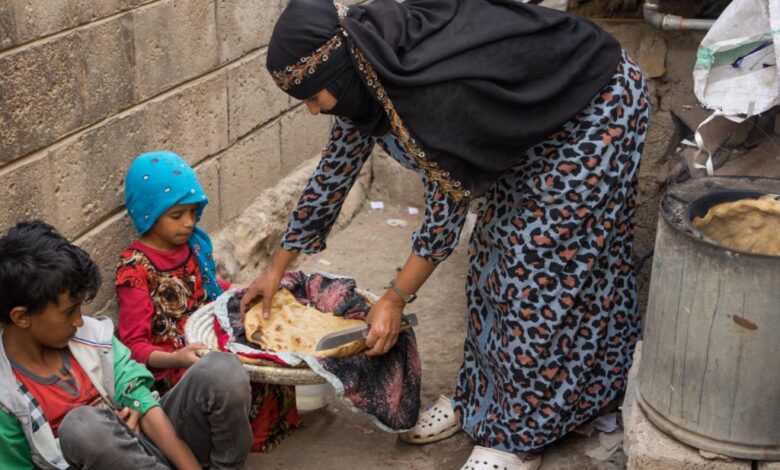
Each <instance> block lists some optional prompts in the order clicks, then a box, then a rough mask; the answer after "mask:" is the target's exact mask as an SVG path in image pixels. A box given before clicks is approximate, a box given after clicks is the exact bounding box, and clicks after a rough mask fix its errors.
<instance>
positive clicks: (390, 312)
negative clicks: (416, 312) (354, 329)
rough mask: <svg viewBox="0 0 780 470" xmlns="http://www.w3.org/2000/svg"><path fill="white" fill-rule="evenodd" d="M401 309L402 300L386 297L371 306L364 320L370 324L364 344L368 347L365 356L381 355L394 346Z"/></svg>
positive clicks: (399, 323) (399, 325)
mask: <svg viewBox="0 0 780 470" xmlns="http://www.w3.org/2000/svg"><path fill="white" fill-rule="evenodd" d="M403 310H404V303H403V301H398V300H393V299H389V298H386V297H382V298H381V299H379V300H378V301H377V302H376V303H375V304H374V306H373V307H371V311H370V312H368V316H366V322H368V324H370V325H371V328H370V329H369V330H368V336H367V337H366V345H367V346H368V347H369V350H368V351H366V355H367V356H381V355H383V354H386V353H387V352H388V351H390V349H392V347H393V346H395V343H396V341H398V333H399V331H400V330H401V317H402V314H403Z"/></svg>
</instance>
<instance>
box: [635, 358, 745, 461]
mask: <svg viewBox="0 0 780 470" xmlns="http://www.w3.org/2000/svg"><path fill="white" fill-rule="evenodd" d="M641 357H642V347H641V343H640V344H639V345H637V351H636V353H635V354H634V362H633V364H632V366H631V370H630V371H629V373H628V388H627V390H626V397H625V400H624V403H623V425H624V426H625V439H624V448H625V452H626V455H627V456H628V465H627V468H628V470H668V469H672V468H681V469H685V470H750V468H751V462H750V461H747V460H733V461H723V460H708V459H705V458H704V457H702V456H701V454H699V451H698V450H697V449H694V448H693V447H690V446H687V445H685V444H683V443H681V442H678V441H676V440H675V439H674V438H672V437H671V436H669V435H667V434H665V433H664V432H662V431H661V430H660V429H658V428H656V427H655V425H653V423H651V422H650V421H649V420H648V419H647V417H646V416H645V414H644V412H643V411H642V408H641V407H640V406H639V403H637V399H636V393H637V392H636V390H637V374H638V373H639V367H640V363H641Z"/></svg>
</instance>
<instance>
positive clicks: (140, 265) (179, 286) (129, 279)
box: [116, 241, 206, 393]
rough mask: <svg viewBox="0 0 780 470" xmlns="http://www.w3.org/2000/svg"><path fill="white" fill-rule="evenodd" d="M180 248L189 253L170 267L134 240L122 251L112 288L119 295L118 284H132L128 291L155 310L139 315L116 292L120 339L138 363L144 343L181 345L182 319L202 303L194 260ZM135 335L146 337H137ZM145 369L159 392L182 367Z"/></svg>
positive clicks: (176, 378)
mask: <svg viewBox="0 0 780 470" xmlns="http://www.w3.org/2000/svg"><path fill="white" fill-rule="evenodd" d="M181 249H182V250H186V251H187V252H188V253H187V254H186V257H185V258H184V262H182V263H177V264H176V265H174V266H165V265H163V264H162V262H163V261H164V259H162V257H160V259H155V257H154V255H156V254H157V253H156V252H155V251H153V250H152V249H150V248H148V247H145V246H143V245H142V244H141V243H140V242H138V241H135V242H133V243H132V244H131V245H130V247H129V248H128V249H126V250H125V251H124V252H122V256H121V259H120V262H119V267H118V268H117V271H116V287H117V292H118V293H120V292H121V288H132V291H131V292H134V293H138V294H141V293H143V294H145V295H146V296H147V297H148V298H150V299H151V303H152V306H151V307H150V308H153V310H154V311H153V312H151V317H143V316H138V315H136V312H135V309H134V307H136V306H137V305H125V301H126V299H124V298H123V296H121V295H119V294H118V295H119V302H120V305H119V306H120V309H119V338H120V339H121V340H122V342H124V343H125V344H126V345H127V346H128V347H129V348H130V350H131V351H132V352H133V356H134V357H137V358H138V359H139V360H140V362H143V363H146V360H147V359H148V353H147V352H146V351H144V352H142V353H141V354H140V356H142V357H139V354H138V351H137V350H139V349H142V348H143V349H148V348H146V347H145V346H146V345H145V344H144V343H146V344H148V343H151V345H152V346H153V347H154V350H157V351H163V352H169V353H172V352H175V351H177V350H179V349H181V348H183V347H184V346H185V344H186V343H185V340H184V326H185V325H186V324H187V320H188V319H189V318H190V315H192V313H193V312H194V311H195V310H197V309H198V308H200V307H201V306H202V305H204V304H205V303H206V292H205V291H204V289H203V283H202V281H201V275H200V269H199V267H198V262H197V260H196V259H195V257H194V256H192V253H191V252H190V250H189V248H188V247H187V246H186V245H185V246H182V247H181ZM136 304H139V303H136ZM143 322H145V323H143ZM142 323H143V324H142ZM147 324H149V326H150V327H151V328H149V326H147ZM136 335H148V336H149V337H148V338H136V337H135V336H136ZM149 370H151V371H152V372H153V373H154V378H155V381H156V384H155V387H156V388H157V390H158V391H159V392H160V393H165V392H167V391H168V390H170V389H171V387H173V386H174V385H176V383H177V382H178V381H179V380H180V379H181V377H182V375H184V373H185V372H186V371H187V369H164V370H159V369H154V368H151V367H149Z"/></svg>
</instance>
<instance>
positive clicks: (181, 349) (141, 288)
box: [116, 151, 299, 451]
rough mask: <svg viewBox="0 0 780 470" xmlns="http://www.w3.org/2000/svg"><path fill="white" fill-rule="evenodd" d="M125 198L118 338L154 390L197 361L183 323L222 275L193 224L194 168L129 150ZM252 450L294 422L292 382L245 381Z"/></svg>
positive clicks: (198, 198) (196, 211)
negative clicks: (131, 232)
mask: <svg viewBox="0 0 780 470" xmlns="http://www.w3.org/2000/svg"><path fill="white" fill-rule="evenodd" d="M125 203H126V206H127V211H128V213H129V215H130V218H131V220H132V221H133V225H134V226H135V228H136V230H137V231H138V234H139V236H140V238H139V239H138V240H136V241H134V242H133V243H131V244H130V246H129V247H128V248H127V249H126V250H125V251H124V252H123V253H122V256H121V260H120V262H119V265H118V268H117V276H116V294H117V300H118V302H119V338H120V340H121V341H122V342H124V343H125V344H126V345H127V346H128V348H129V349H130V351H131V353H132V357H133V359H135V360H136V361H138V362H140V363H143V364H146V366H147V367H148V368H149V369H150V370H151V371H152V373H153V374H154V378H155V388H156V389H157V391H159V392H160V393H161V394H164V393H166V392H167V391H168V390H170V389H171V388H172V387H173V386H175V385H176V383H178V382H179V380H180V379H181V378H182V376H183V375H184V374H185V373H186V371H187V369H188V368H189V367H190V366H192V365H193V364H194V363H195V362H197V361H198V356H197V355H196V353H195V351H196V350H198V349H204V348H207V346H206V345H205V344H202V343H192V344H187V343H186V341H185V338H184V325H185V324H186V322H187V319H188V318H189V316H190V315H191V314H192V313H193V312H195V311H196V310H197V309H198V308H200V307H201V306H203V305H205V304H206V303H208V302H211V301H213V300H214V299H216V298H217V297H218V296H219V295H220V294H221V293H222V292H223V291H224V290H226V289H228V288H230V283H229V282H227V281H224V280H222V279H219V278H218V277H217V274H216V266H215V263H214V258H213V256H212V245H211V239H210V238H209V236H208V234H207V233H206V231H205V230H203V229H202V228H201V227H199V226H198V221H199V220H200V217H201V215H202V214H203V210H204V208H205V207H206V205H207V204H208V198H207V196H206V194H205V193H204V191H203V188H202V187H201V185H200V183H199V182H198V178H197V176H196V174H195V171H194V170H193V169H192V168H191V167H190V166H189V165H188V164H187V163H186V162H185V161H184V160H183V159H182V158H181V157H179V156H178V155H176V154H175V153H172V152H166V151H161V152H150V153H145V154H143V155H140V156H139V157H137V158H136V160H135V161H134V162H133V164H132V165H131V166H130V169H129V170H128V173H127V178H126V180H125ZM252 396H253V401H252V410H251V416H250V419H251V421H252V430H253V434H254V442H253V447H252V450H254V451H267V450H270V449H271V448H272V447H273V446H275V445H276V444H277V443H278V442H279V441H281V439H282V438H283V437H284V436H285V435H287V434H289V432H290V430H291V429H292V428H294V427H296V426H297V425H298V423H299V419H298V414H297V410H296V408H295V392H294V388H293V387H282V386H276V385H269V384H257V383H255V384H252Z"/></svg>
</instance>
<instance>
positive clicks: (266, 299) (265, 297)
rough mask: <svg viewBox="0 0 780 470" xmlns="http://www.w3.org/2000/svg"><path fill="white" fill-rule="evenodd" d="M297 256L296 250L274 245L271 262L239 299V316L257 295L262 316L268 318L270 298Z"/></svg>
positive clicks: (242, 314)
mask: <svg viewBox="0 0 780 470" xmlns="http://www.w3.org/2000/svg"><path fill="white" fill-rule="evenodd" d="M297 257H298V252H297V251H287V250H285V249H284V248H282V247H280V246H278V247H276V250H274V254H273V256H272V257H271V264H270V265H269V266H268V267H267V268H266V269H265V271H263V273H262V274H260V275H259V276H257V278H256V279H255V280H254V281H252V283H251V284H249V290H247V291H246V294H244V297H243V298H242V299H241V318H243V317H244V315H246V311H247V310H248V309H249V306H250V305H251V304H252V302H254V300H255V299H257V298H258V297H259V298H260V299H261V300H262V301H263V318H268V316H269V315H271V299H273V298H274V294H276V291H278V290H279V284H280V283H281V282H282V276H284V272H285V271H286V270H287V266H289V265H290V263H292V262H293V261H295V258H297Z"/></svg>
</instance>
